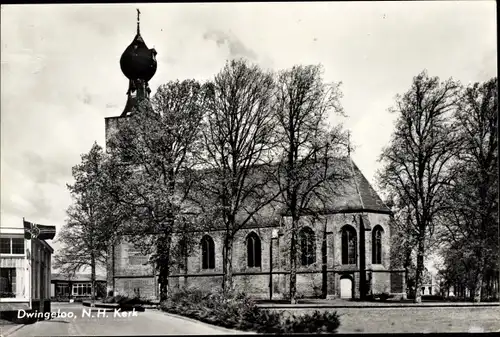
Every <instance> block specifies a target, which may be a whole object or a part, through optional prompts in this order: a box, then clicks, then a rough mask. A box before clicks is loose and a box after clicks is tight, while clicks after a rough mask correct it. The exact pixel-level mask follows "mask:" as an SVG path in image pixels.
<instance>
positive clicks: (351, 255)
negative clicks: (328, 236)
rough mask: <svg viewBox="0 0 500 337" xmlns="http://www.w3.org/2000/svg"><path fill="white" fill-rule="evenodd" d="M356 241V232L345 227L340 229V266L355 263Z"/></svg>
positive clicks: (347, 226)
mask: <svg viewBox="0 0 500 337" xmlns="http://www.w3.org/2000/svg"><path fill="white" fill-rule="evenodd" d="M357 246H358V240H357V236H356V230H355V229H354V228H353V227H351V226H349V225H346V226H344V227H343V228H342V264H356V263H357Z"/></svg>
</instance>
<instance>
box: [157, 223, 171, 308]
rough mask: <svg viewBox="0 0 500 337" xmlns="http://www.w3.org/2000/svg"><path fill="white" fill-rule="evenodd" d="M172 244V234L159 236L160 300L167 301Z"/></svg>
mask: <svg viewBox="0 0 500 337" xmlns="http://www.w3.org/2000/svg"><path fill="white" fill-rule="evenodd" d="M171 245H172V236H171V234H170V233H166V234H164V235H162V236H161V237H160V238H159V242H158V250H159V252H158V254H159V259H158V260H159V261H158V262H159V271H160V273H159V275H158V279H159V282H160V301H165V300H166V299H167V298H168V295H169V293H168V277H169V275H170V247H171Z"/></svg>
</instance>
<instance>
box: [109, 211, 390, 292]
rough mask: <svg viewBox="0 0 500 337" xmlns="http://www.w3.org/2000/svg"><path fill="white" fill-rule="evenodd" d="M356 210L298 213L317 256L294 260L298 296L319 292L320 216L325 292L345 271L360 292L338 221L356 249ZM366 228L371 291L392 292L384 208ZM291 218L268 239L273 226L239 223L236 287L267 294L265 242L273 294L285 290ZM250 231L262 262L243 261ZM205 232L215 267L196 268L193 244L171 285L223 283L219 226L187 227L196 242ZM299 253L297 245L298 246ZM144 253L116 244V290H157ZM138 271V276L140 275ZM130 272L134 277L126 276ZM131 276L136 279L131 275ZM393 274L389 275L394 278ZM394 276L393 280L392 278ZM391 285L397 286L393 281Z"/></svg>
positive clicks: (337, 286)
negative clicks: (375, 258) (305, 262)
mask: <svg viewBox="0 0 500 337" xmlns="http://www.w3.org/2000/svg"><path fill="white" fill-rule="evenodd" d="M360 215H361V214H334V215H328V216H326V217H324V218H322V219H316V220H313V219H312V218H308V217H304V218H303V219H301V221H300V224H299V227H303V226H309V227H311V228H312V229H313V230H314V233H315V239H316V241H315V246H316V249H315V252H316V262H315V263H314V264H312V265H310V266H301V265H300V259H299V263H298V264H297V293H298V295H299V297H319V296H321V294H322V287H323V274H322V272H321V270H322V269H321V268H322V250H321V247H322V241H323V239H324V231H325V221H326V233H327V234H326V242H327V259H326V262H327V270H328V273H327V294H328V296H333V297H338V296H339V295H340V278H341V277H342V276H343V275H349V276H350V277H351V278H352V279H353V287H354V296H355V297H359V295H360V294H359V282H360V273H359V262H360V256H359V253H358V261H357V264H356V265H342V235H341V228H342V226H343V225H346V224H348V225H351V226H353V227H354V228H355V229H356V232H357V236H358V252H359V247H360V241H359V240H360V235H359V230H360V227H359V226H360V225H359V216H360ZM366 219H367V220H366V221H367V222H368V224H366V223H365V226H366V227H369V229H368V230H366V232H365V243H366V255H365V257H366V269H367V270H371V269H373V270H378V271H379V272H373V273H372V281H371V288H372V291H373V292H380V291H382V292H391V274H390V273H389V272H384V271H388V269H389V265H390V254H389V253H390V251H389V249H390V237H389V233H390V229H389V216H388V215H383V214H369V215H368V216H367V217H366ZM375 225H380V226H382V228H383V230H384V234H383V238H382V254H383V255H382V256H383V259H382V260H383V261H382V264H381V265H372V257H371V254H372V250H371V230H372V229H373V228H374V227H375ZM289 226H290V221H289V220H288V219H285V220H284V221H283V227H282V229H281V231H282V233H283V235H280V236H279V238H277V239H272V235H273V230H274V231H277V230H278V229H279V227H275V228H271V227H269V228H256V229H242V230H240V231H239V232H238V233H237V235H236V236H235V240H234V244H233V273H234V276H233V281H234V284H235V288H236V289H238V290H239V291H243V292H245V293H247V294H250V295H253V296H255V297H260V298H269V296H270V289H269V285H270V283H269V280H270V274H269V268H270V263H271V257H270V245H271V242H272V244H273V256H272V260H273V261H272V262H273V282H272V283H273V285H272V287H273V297H280V296H283V295H285V296H287V295H288V287H289V283H288V282H289V275H288V271H289V240H290V234H289V231H288V230H287V229H288V227H289ZM252 231H253V232H255V233H256V234H257V235H258V236H259V237H260V239H261V249H262V250H261V267H256V268H249V267H247V257H246V254H247V253H246V237H247V235H248V234H249V233H250V232H252ZM205 234H208V235H210V236H211V237H212V239H213V240H214V243H215V269H213V270H202V269H201V249H200V247H199V246H195V247H194V249H193V253H192V254H191V255H190V256H189V257H188V259H187V261H188V269H187V273H186V272H185V271H184V270H172V271H171V280H170V281H169V282H170V286H171V288H172V289H178V288H181V287H193V288H198V289H203V290H207V291H208V290H213V289H216V288H221V286H222V272H223V265H222V263H223V260H222V245H223V238H224V236H223V234H224V233H223V232H222V231H212V232H210V233H208V232H207V233H205V232H196V233H192V235H193V236H194V237H195V242H200V241H201V238H202V237H203V235H205ZM298 253H299V254H298V255H299V256H300V250H299V252H298ZM146 261H147V259H146V258H144V257H142V258H141V257H140V254H139V252H137V251H136V250H134V249H133V247H131V245H129V244H126V243H124V244H120V245H119V246H117V247H116V249H115V275H116V276H117V278H116V279H115V283H116V289H117V292H118V293H120V292H122V293H127V294H134V291H135V288H138V287H139V288H141V289H140V294H141V296H143V295H144V296H146V295H147V296H153V295H154V294H155V293H157V288H155V287H158V285H157V283H156V282H155V278H154V277H153V272H154V270H153V268H152V267H151V266H150V265H148V264H146V265H143V263H144V262H146ZM139 276H143V278H139ZM131 277H134V278H131ZM133 279H135V281H132V280H133ZM393 279H394V278H393ZM394 282H397V280H396V281H394ZM393 288H394V289H399V288H398V287H397V286H395V287H393Z"/></svg>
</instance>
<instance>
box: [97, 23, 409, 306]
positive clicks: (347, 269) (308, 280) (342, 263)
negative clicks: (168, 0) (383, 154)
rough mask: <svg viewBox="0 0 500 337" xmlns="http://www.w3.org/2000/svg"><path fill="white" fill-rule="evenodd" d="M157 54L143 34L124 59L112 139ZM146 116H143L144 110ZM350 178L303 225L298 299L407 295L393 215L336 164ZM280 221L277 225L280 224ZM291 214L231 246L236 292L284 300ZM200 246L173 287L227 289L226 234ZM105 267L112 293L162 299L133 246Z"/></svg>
mask: <svg viewBox="0 0 500 337" xmlns="http://www.w3.org/2000/svg"><path fill="white" fill-rule="evenodd" d="M155 56H156V51H155V50H154V49H148V47H147V46H146V44H145V42H144V40H143V38H142V37H141V35H140V31H139V18H138V22H137V34H136V36H135V38H134V40H133V41H132V43H131V44H130V45H129V46H128V47H127V48H126V50H125V52H124V53H123V54H122V56H121V59H120V65H121V69H122V72H123V73H124V75H125V76H126V77H127V78H128V80H129V90H128V92H127V103H126V105H125V109H124V111H123V112H122V113H121V115H120V116H116V117H108V118H106V119H105V128H106V139H107V140H108V139H109V137H110V136H111V135H112V134H113V132H115V131H116V130H117V129H118V128H119V126H120V124H121V123H123V122H125V121H126V119H127V116H128V115H129V114H130V112H131V111H132V109H134V107H135V105H136V103H137V102H138V101H139V100H141V99H149V95H150V92H151V90H150V89H149V86H148V82H149V80H150V79H151V78H152V77H153V75H154V74H155V72H156V67H157V63H156V58H155ZM139 113H140V111H139ZM335 165H344V166H345V167H346V170H347V172H348V179H347V180H346V181H345V186H343V188H342V189H341V192H339V193H338V194H336V195H335V196H332V198H331V200H330V201H329V202H327V203H326V204H324V205H322V207H321V208H320V209H318V210H317V212H315V214H311V215H304V216H302V218H301V220H300V221H299V229H298V230H299V231H298V236H297V238H298V243H297V244H298V248H299V249H298V260H297V261H298V263H297V295H298V297H299V298H300V297H317V298H327V299H333V298H346V299H351V298H362V297H364V296H367V295H375V296H377V295H378V296H380V295H390V296H394V297H403V296H404V294H405V284H404V279H405V278H404V271H403V270H399V269H391V259H390V256H391V254H390V249H391V244H390V243H391V225H392V222H393V217H392V212H391V210H390V209H389V208H388V207H387V206H386V205H385V204H384V203H383V202H382V200H381V198H380V197H379V196H378V195H377V193H376V192H375V190H374V189H373V187H372V186H371V185H370V183H369V182H368V180H367V179H366V178H365V177H364V175H363V174H362V172H361V171H360V170H359V168H358V167H357V166H356V164H355V163H354V162H353V161H352V159H351V158H344V159H338V160H337V161H336V162H335ZM276 219H277V220H276ZM290 223H291V220H290V219H289V217H287V216H286V215H280V214H269V216H268V221H262V223H258V224H255V223H253V224H249V225H248V226H247V227H245V228H243V229H241V230H240V231H239V232H238V233H237V234H236V238H235V241H234V243H233V280H234V281H233V282H234V285H235V288H236V289H237V290H239V291H242V292H245V293H247V294H249V295H252V296H254V297H256V298H268V299H269V298H272V299H275V298H286V297H287V296H288V292H289V289H288V288H289V274H290V258H289V253H288V250H289V233H290V231H289V226H290ZM190 236H192V237H195V239H196V240H197V241H198V242H199V245H198V246H197V247H195V249H194V252H193V253H192V254H190V255H189V256H186V257H185V263H184V264H183V268H176V269H174V270H172V271H171V276H170V281H169V284H170V287H171V288H174V289H175V288H178V287H195V288H198V289H205V290H211V289H215V288H219V287H221V286H222V278H223V258H222V254H223V249H222V248H223V242H224V232H223V231H222V230H211V231H203V230H201V229H200V231H196V232H192V233H190ZM110 251H111V254H110V258H109V261H108V266H107V285H108V293H109V292H112V293H114V294H116V295H117V294H121V295H128V296H140V297H144V298H151V299H158V298H159V284H158V277H157V272H156V271H155V270H154V268H153V267H152V266H151V265H149V264H147V261H148V257H146V256H142V255H141V254H140V252H139V251H137V250H136V249H134V247H133V245H132V244H130V243H127V242H126V240H125V242H123V243H120V244H117V245H116V246H114V247H112V249H111V250H110Z"/></svg>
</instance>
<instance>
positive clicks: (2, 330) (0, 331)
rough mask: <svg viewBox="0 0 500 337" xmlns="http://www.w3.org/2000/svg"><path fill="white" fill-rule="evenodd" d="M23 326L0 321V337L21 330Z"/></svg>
mask: <svg viewBox="0 0 500 337" xmlns="http://www.w3.org/2000/svg"><path fill="white" fill-rule="evenodd" d="M23 326H24V324H15V323H12V322H7V323H5V322H4V321H3V320H1V319H0V336H1V337H7V336H9V335H11V334H13V333H14V332H16V331H17V330H19V329H21V328H22V327H23Z"/></svg>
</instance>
